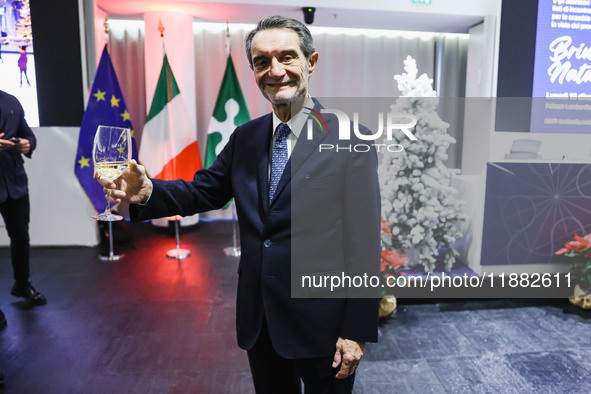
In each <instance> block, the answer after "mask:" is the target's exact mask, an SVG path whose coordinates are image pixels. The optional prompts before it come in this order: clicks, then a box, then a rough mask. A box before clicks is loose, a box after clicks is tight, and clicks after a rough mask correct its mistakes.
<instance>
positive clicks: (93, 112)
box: [74, 45, 138, 212]
mask: <svg viewBox="0 0 591 394" xmlns="http://www.w3.org/2000/svg"><path fill="white" fill-rule="evenodd" d="M99 125H105V126H116V127H125V128H129V129H130V130H131V137H132V139H131V141H132V157H133V158H134V159H136V160H137V157H138V156H137V147H136V143H135V138H134V130H133V127H132V125H131V118H130V117H129V112H127V107H126V106H125V101H124V100H123V95H122V94H121V88H120V87H119V82H118V81H117V75H116V74H115V69H114V68H113V63H111V57H110V56H109V52H108V50H107V46H106V45H105V48H104V49H103V54H102V55H101V59H100V61H99V65H98V68H97V70H96V75H95V77H94V82H93V83H92V89H91V91H90V98H89V100H88V105H87V107H86V111H85V112H84V116H83V117H82V123H81V124H80V134H79V136H78V151H77V152H76V163H75V164H74V172H75V173H76V176H77V177H78V181H79V182H80V185H81V186H82V188H83V189H84V191H85V192H86V194H87V195H88V198H90V201H91V202H92V205H93V206H94V209H96V210H97V211H98V212H102V211H104V210H105V208H106V206H107V200H106V199H105V193H104V192H103V187H102V186H101V185H100V184H99V183H98V181H97V180H96V179H94V178H93V175H94V165H93V162H92V146H93V143H94V135H95V134H96V129H97V127H98V126H99Z"/></svg>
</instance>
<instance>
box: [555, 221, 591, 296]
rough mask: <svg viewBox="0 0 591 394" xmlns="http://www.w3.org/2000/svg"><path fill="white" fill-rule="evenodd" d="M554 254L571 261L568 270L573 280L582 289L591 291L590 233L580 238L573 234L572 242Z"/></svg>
mask: <svg viewBox="0 0 591 394" xmlns="http://www.w3.org/2000/svg"><path fill="white" fill-rule="evenodd" d="M554 253H555V254H557V255H563V256H565V257H568V258H570V259H572V263H571V264H570V265H569V267H568V269H569V272H570V273H571V274H572V276H573V279H574V280H575V281H576V282H577V283H578V284H579V286H581V287H582V288H583V289H586V290H591V233H589V234H587V235H585V236H582V237H581V236H580V235H578V234H576V233H575V234H574V235H573V238H572V240H570V241H567V242H566V243H565V244H564V247H563V248H561V249H558V250H557V251H556V252H554Z"/></svg>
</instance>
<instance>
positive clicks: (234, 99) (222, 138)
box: [204, 55, 250, 168]
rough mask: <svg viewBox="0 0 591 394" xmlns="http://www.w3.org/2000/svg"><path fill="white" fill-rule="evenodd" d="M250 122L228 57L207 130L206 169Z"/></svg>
mask: <svg viewBox="0 0 591 394" xmlns="http://www.w3.org/2000/svg"><path fill="white" fill-rule="evenodd" d="M249 120H250V116H249V115H248V108H246V103H245V102H244V97H243V96H242V90H240V84H239V83H238V77H237V76H236V70H235V69H234V63H233V62H232V57H231V56H230V55H228V62H227V63H226V71H225V72H224V78H223V79H222V86H221V88H220V91H219V93H218V98H217V100H216V102H215V108H214V109H213V115H212V117H211V120H210V121H209V127H208V129H207V145H206V147H205V161H204V167H205V168H207V167H209V166H210V165H211V164H212V163H213V162H214V161H215V159H216V157H217V156H218V154H219V153H220V152H221V151H222V149H223V147H224V146H225V145H226V143H227V142H228V139H229V138H230V134H232V132H233V131H234V129H235V128H236V127H237V126H240V125H241V124H243V123H246V122H248V121H249Z"/></svg>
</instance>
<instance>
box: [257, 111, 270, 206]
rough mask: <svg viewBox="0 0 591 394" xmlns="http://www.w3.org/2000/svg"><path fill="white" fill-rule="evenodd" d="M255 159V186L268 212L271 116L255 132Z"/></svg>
mask: <svg viewBox="0 0 591 394" xmlns="http://www.w3.org/2000/svg"><path fill="white" fill-rule="evenodd" d="M256 133H257V135H256V137H255V138H256V155H257V157H256V159H257V163H258V173H257V174H258V175H257V184H258V189H259V195H260V196H261V200H262V201H263V209H264V210H265V212H266V213H268V211H269V204H268V203H267V201H269V160H270V158H269V151H270V149H271V138H272V136H273V116H272V114H268V115H267V117H266V119H265V121H264V122H263V127H261V128H260V129H259V130H257V131H256Z"/></svg>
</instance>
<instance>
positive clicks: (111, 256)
mask: <svg viewBox="0 0 591 394" xmlns="http://www.w3.org/2000/svg"><path fill="white" fill-rule="evenodd" d="M103 26H104V28H105V45H106V46H107V52H109V16H108V15H107V16H105V22H104V23H103ZM108 203H109V202H108V201H107V204H108ZM108 223H109V224H108V226H109V233H108V235H107V237H108V238H109V254H108V255H107V256H105V255H102V254H101V255H99V260H100V261H118V260H121V259H122V258H123V256H124V254H123V253H121V254H115V253H114V252H113V222H111V221H109V222H108Z"/></svg>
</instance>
